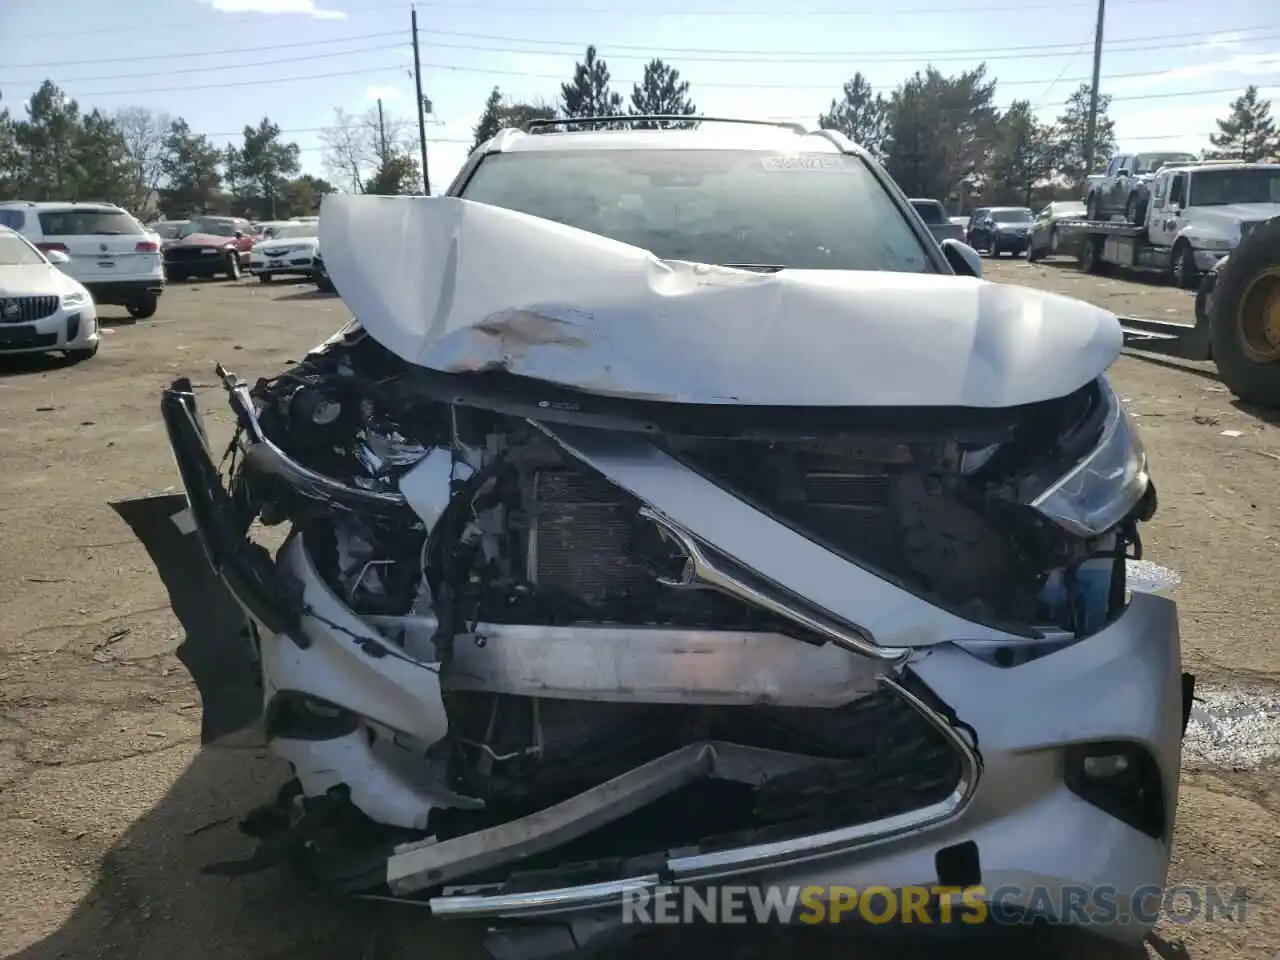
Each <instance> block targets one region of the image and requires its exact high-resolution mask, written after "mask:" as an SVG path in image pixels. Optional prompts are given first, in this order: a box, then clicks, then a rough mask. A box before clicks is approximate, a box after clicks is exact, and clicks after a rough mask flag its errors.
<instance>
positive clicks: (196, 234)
mask: <svg viewBox="0 0 1280 960" xmlns="http://www.w3.org/2000/svg"><path fill="white" fill-rule="evenodd" d="M256 240H257V235H256V233H255V232H254V229H253V225H252V224H251V223H250V222H249V221H248V220H244V219H242V218H240V217H197V218H196V219H194V220H191V221H190V222H189V223H187V224H186V226H184V227H183V228H182V230H181V231H180V232H179V234H178V236H177V237H175V238H174V239H173V240H170V241H167V242H166V243H165V245H164V271H165V276H166V277H167V278H168V279H169V281H170V282H181V281H183V280H187V279H189V278H191V277H204V278H206V279H213V278H214V277H216V276H219V275H221V276H224V277H226V278H227V279H228V280H239V279H240V271H241V270H242V269H243V268H244V267H245V266H246V265H247V264H248V262H249V251H250V250H251V249H252V248H253V245H254V243H255V242H256Z"/></svg>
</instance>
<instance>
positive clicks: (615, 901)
mask: <svg viewBox="0 0 1280 960" xmlns="http://www.w3.org/2000/svg"><path fill="white" fill-rule="evenodd" d="M658 883H659V877H658V875H657V874H656V873H651V874H648V875H646V876H643V877H628V878H626V879H624V880H608V881H605V882H603V883H586V884H582V885H581V886H577V887H557V888H554V889H551V890H527V891H524V892H522V893H492V894H484V893H481V894H462V895H456V896H447V895H446V896H441V897H432V898H431V899H430V900H428V901H427V905H428V907H429V908H430V909H431V914H432V916H436V917H440V918H441V919H444V920H466V919H470V918H473V917H506V918H510V917H540V916H549V915H553V914H558V913H570V912H575V911H578V910H586V909H589V908H592V907H620V906H621V905H622V898H623V897H625V896H626V895H627V894H628V893H636V892H639V891H641V890H654V889H656V888H657V886H658Z"/></svg>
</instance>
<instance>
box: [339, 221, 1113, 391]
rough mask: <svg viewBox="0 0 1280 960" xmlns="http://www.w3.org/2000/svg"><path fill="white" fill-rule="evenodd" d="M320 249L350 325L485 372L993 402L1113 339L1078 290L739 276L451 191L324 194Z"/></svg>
mask: <svg viewBox="0 0 1280 960" xmlns="http://www.w3.org/2000/svg"><path fill="white" fill-rule="evenodd" d="M321 242H322V244H323V246H324V250H325V260H326V263H327V264H328V268H329V271H330V273H331V274H332V276H333V278H334V280H335V281H336V282H337V285H338V286H339V288H340V289H341V290H342V292H343V299H344V300H345V301H346V303H347V306H348V307H350V309H351V310H352V312H353V313H354V314H355V315H356V316H357V317H359V319H360V322H361V324H362V325H363V326H364V328H365V329H366V330H367V331H368V332H369V334H370V335H371V336H372V337H373V338H374V339H376V340H377V341H378V342H379V343H381V344H382V345H383V346H385V347H386V348H387V349H389V350H391V351H392V352H393V353H396V354H397V355H399V356H400V357H401V358H403V359H404V360H407V361H409V362H410V363H413V364H417V365H419V366H423V367H426V368H428V369H431V370H436V371H440V372H444V373H474V372H480V371H491V370H495V369H496V370H503V371H506V372H508V373H511V374H514V375H518V376H521V377H527V378H531V379H534V380H541V381H546V382H549V383H555V384H558V385H561V386H565V387H571V388H574V389H578V390H583V391H586V392H590V393H595V394H600V395H606V396H613V397H623V398H632V399H647V400H662V401H670V402H678V403H689V404H712V405H725V404H739V405H756V406H759V405H772V406H815V407H822V406H828V407H840V406H881V407H883V406H894V405H910V406H915V407H931V406H964V407H1007V406H1014V405H1018V404H1025V403H1032V402H1035V401H1039V400H1044V399H1050V398H1054V397H1060V396H1064V395H1065V394H1068V393H1070V392H1071V391H1072V390H1074V389H1076V388H1078V387H1080V386H1081V385H1082V384H1084V383H1087V382H1088V381H1089V380H1091V379H1092V378H1094V377H1096V376H1098V375H1099V374H1100V373H1102V372H1103V371H1104V370H1106V369H1107V367H1109V366H1110V365H1111V363H1112V361H1113V360H1114V359H1115V358H1116V356H1118V355H1119V353H1120V348H1121V344H1122V339H1123V338H1122V335H1121V331H1120V326H1119V324H1118V322H1117V321H1116V318H1115V317H1114V316H1113V315H1112V314H1110V313H1108V312H1107V311H1105V310H1100V309H1098V308H1096V307H1093V306H1091V305H1089V304H1086V303H1082V302H1080V301H1078V300H1071V299H1069V298H1066V297H1061V296H1056V295H1053V294H1046V293H1041V292H1039V291H1035V290H1030V289H1027V288H1024V287H1018V286H1003V285H1000V284H993V283H986V282H984V281H980V280H974V279H972V278H965V277H955V276H941V275H937V274H909V273H874V272H852V271H800V270H782V271H780V272H777V273H773V274H767V275H766V274H759V273H754V272H751V271H747V270H732V269H726V268H722V267H715V266H710V265H707V264H692V263H683V262H676V261H662V260H659V259H658V258H657V257H655V256H654V255H653V254H651V253H649V252H647V251H645V250H641V249H639V248H637V247H632V246H629V245H627V244H623V243H619V242H617V241H613V240H609V239H606V238H604V237H601V236H598V235H596V234H592V233H587V232H585V231H582V230H576V229H574V228H571V227H566V226H564V225H562V224H558V223H552V222H550V221H547V220H542V219H540V218H537V217H530V216H526V215H524V214H520V213H515V212H513V211H510V210H504V209H499V208H497V207H491V206H488V205H485V204H476V203H471V202H468V201H465V200H460V199H457V198H453V197H440V198H426V197H424V198H386V197H367V196H361V197H349V196H337V195H334V196H329V197H326V198H325V200H324V213H323V216H322V217H321Z"/></svg>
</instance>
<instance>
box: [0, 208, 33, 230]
mask: <svg viewBox="0 0 1280 960" xmlns="http://www.w3.org/2000/svg"><path fill="white" fill-rule="evenodd" d="M26 222H27V218H26V216H25V215H24V214H23V212H22V211H21V210H0V227H8V228H9V229H11V230H21V229H22V226H23V224H25V223H26Z"/></svg>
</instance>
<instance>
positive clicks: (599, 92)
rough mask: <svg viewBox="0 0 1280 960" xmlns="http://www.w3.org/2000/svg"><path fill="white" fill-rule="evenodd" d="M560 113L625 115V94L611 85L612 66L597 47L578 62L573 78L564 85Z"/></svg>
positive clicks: (568, 114)
mask: <svg viewBox="0 0 1280 960" xmlns="http://www.w3.org/2000/svg"><path fill="white" fill-rule="evenodd" d="M560 112H561V114H563V115H564V116H566V117H618V116H621V115H622V94H620V93H614V92H613V90H611V89H610V88H609V65H608V64H607V63H606V62H605V61H604V60H601V59H599V58H598V57H597V56H596V48H595V46H590V47H587V55H586V58H585V59H584V60H583V61H582V62H581V63H577V64H575V65H574V68H573V80H572V81H570V82H569V83H562V84H561V85H560Z"/></svg>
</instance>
